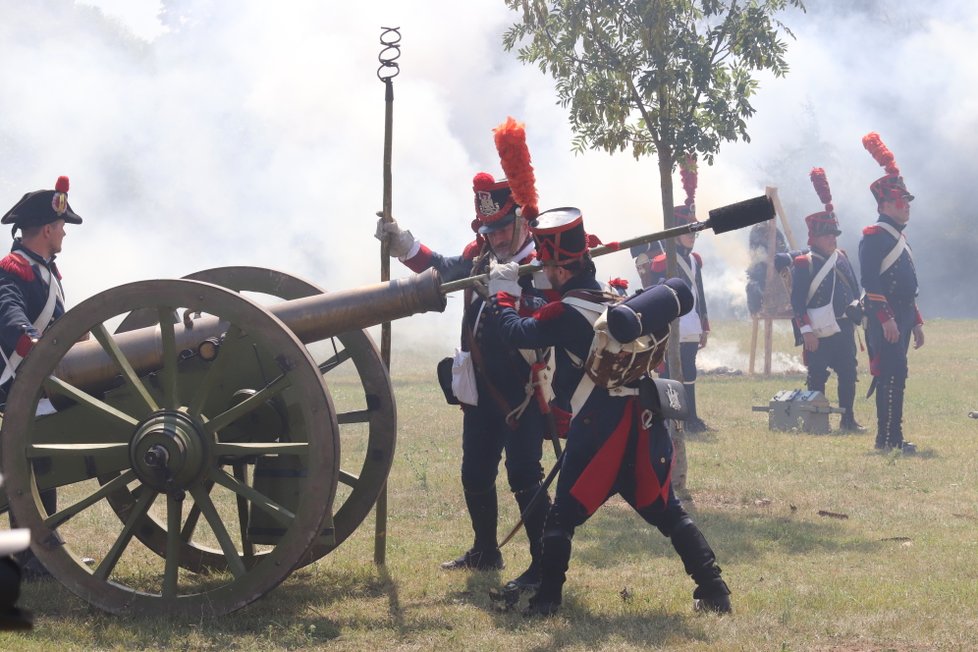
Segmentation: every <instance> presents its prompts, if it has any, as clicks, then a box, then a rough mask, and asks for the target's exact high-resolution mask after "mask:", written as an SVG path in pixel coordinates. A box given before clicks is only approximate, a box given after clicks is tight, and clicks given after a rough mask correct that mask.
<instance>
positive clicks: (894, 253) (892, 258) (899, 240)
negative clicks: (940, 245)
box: [877, 222, 913, 274]
mask: <svg viewBox="0 0 978 652" xmlns="http://www.w3.org/2000/svg"><path fill="white" fill-rule="evenodd" d="M877 224H878V225H879V226H880V227H882V229H883V230H884V231H886V232H887V233H889V234H890V235H892V236H893V237H894V238H896V244H895V245H893V248H892V249H890V253H888V254H886V256H884V257H883V262H882V263H881V264H880V274H882V273H883V272H885V271H886V270H888V269H890V267H892V266H893V263H895V262H896V261H897V259H898V258H900V255H901V254H903V251H904V250H906V251H907V253H908V254H909V255H910V259H911V260H913V253H912V252H911V251H910V245H908V244H907V238H906V237H905V236H904V235H903V233H901V232H899V231H897V230H896V229H894V228H893V227H892V226H890V225H889V224H887V223H886V222H877Z"/></svg>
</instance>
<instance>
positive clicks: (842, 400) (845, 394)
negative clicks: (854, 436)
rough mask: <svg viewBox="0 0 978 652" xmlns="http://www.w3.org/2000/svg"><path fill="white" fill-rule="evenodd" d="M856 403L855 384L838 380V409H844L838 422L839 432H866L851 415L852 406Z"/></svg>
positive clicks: (854, 416)
mask: <svg viewBox="0 0 978 652" xmlns="http://www.w3.org/2000/svg"><path fill="white" fill-rule="evenodd" d="M855 402H856V383H855V382H852V381H846V380H843V379H841V378H840V379H839V407H840V408H842V409H844V410H845V412H843V413H842V419H841V420H840V422H839V430H842V431H845V432H866V429H865V428H863V427H862V426H861V425H860V424H859V422H857V421H856V415H855V414H854V413H853V405H854V404H855Z"/></svg>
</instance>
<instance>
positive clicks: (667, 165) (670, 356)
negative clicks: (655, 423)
mask: <svg viewBox="0 0 978 652" xmlns="http://www.w3.org/2000/svg"><path fill="white" fill-rule="evenodd" d="M658 155H659V181H660V187H661V189H662V225H663V226H664V227H665V228H667V229H669V228H672V227H674V226H676V218H675V216H674V215H673V213H672V207H673V205H674V203H673V196H672V167H673V163H674V161H675V153H674V152H673V151H672V149H671V148H669V147H667V146H665V145H664V144H663V145H660V146H659V149H658ZM665 250H666V276H667V277H668V278H672V277H674V276H678V273H677V265H676V241H675V239H673V238H668V239H667V240H666V241H665ZM666 359H667V360H668V361H669V376H670V378H672V379H674V380H678V381H679V382H683V380H684V379H683V366H682V363H681V361H680V358H679V320H678V319H675V320H673V322H672V323H671V324H670V325H669V345H668V349H667V351H666ZM670 432H671V433H672V441H673V446H674V448H675V451H676V462H675V467H674V468H673V470H672V486H673V488H674V490H675V491H676V492H677V493H685V491H686V474H687V469H688V464H687V462H686V433H685V431H684V430H683V428H682V426H680V427H678V428H675V427H673V428H670Z"/></svg>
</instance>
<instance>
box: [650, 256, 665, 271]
mask: <svg viewBox="0 0 978 652" xmlns="http://www.w3.org/2000/svg"><path fill="white" fill-rule="evenodd" d="M652 271H653V272H664V271H666V255H665V254H659V255H658V256H656V257H655V258H653V259H652Z"/></svg>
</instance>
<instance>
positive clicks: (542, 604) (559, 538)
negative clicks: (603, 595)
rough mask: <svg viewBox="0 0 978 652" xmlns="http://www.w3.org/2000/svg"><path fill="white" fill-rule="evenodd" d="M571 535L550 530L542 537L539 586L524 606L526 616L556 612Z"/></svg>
mask: <svg viewBox="0 0 978 652" xmlns="http://www.w3.org/2000/svg"><path fill="white" fill-rule="evenodd" d="M570 554H571V535H570V534H568V533H567V532H563V531H551V532H548V533H547V535H546V536H544V537H543V556H542V557H541V558H540V588H538V589H537V592H536V593H535V594H534V595H533V597H532V598H530V602H529V604H528V605H527V607H526V612H525V613H526V615H528V616H551V615H553V614H555V613H556V612H557V609H558V608H559V607H560V602H561V599H562V596H563V590H564V582H565V581H566V580H567V567H568V566H569V565H570Z"/></svg>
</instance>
